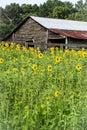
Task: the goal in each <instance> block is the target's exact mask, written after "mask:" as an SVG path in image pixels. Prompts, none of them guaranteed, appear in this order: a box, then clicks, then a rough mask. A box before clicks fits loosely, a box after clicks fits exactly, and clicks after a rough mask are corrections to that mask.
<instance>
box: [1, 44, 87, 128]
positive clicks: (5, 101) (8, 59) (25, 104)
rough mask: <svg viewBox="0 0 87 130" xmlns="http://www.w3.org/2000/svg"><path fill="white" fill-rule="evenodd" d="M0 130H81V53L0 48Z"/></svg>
mask: <svg viewBox="0 0 87 130" xmlns="http://www.w3.org/2000/svg"><path fill="white" fill-rule="evenodd" d="M0 130H87V51H86V50H85V49H84V48H82V49H81V50H79V51H75V50H61V49H58V48H55V49H54V48H53V47H52V48H50V49H49V50H47V51H44V52H43V53H42V52H40V50H39V48H37V49H33V48H28V49H27V48H26V47H25V46H23V47H21V46H20V44H14V43H10V46H9V44H8V43H6V42H2V43H1V44H0Z"/></svg>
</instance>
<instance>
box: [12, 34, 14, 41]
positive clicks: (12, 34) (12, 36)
mask: <svg viewBox="0 0 87 130" xmlns="http://www.w3.org/2000/svg"><path fill="white" fill-rule="evenodd" d="M12 41H13V42H14V33H13V34H12Z"/></svg>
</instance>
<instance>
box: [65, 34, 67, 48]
mask: <svg viewBox="0 0 87 130" xmlns="http://www.w3.org/2000/svg"><path fill="white" fill-rule="evenodd" d="M67 44H68V38H67V37H66V39H65V49H68V46H67Z"/></svg>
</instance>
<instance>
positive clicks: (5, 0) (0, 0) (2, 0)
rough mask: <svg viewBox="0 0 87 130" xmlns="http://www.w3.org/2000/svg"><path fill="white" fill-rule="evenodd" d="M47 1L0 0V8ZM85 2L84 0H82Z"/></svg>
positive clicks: (73, 1) (72, 0)
mask: <svg viewBox="0 0 87 130" xmlns="http://www.w3.org/2000/svg"><path fill="white" fill-rule="evenodd" d="M46 1H47V0H0V7H2V8H4V7H5V6H6V5H9V4H10V3H18V4H20V5H21V4H24V3H26V4H37V5H40V4H43V3H44V2H46ZM61 1H70V2H72V3H73V4H75V3H77V1H78V0H61ZM83 1H85V0H83Z"/></svg>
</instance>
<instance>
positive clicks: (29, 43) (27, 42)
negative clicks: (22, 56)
mask: <svg viewBox="0 0 87 130" xmlns="http://www.w3.org/2000/svg"><path fill="white" fill-rule="evenodd" d="M25 46H26V47H27V48H29V47H34V39H29V40H27V41H26V43H25Z"/></svg>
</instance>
